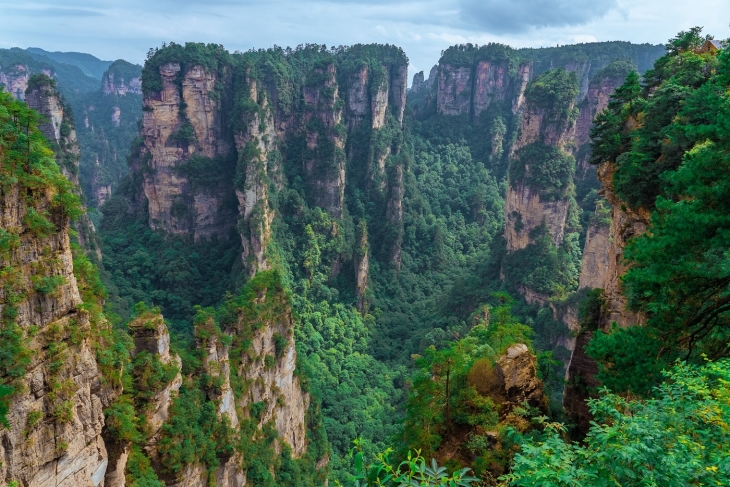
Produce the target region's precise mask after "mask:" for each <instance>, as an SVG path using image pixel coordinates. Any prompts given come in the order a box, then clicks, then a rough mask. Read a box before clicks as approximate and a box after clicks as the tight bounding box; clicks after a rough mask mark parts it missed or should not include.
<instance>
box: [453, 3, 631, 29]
mask: <svg viewBox="0 0 730 487" xmlns="http://www.w3.org/2000/svg"><path fill="white" fill-rule="evenodd" d="M459 6H460V10H461V19H462V20H463V21H464V22H465V23H466V24H467V25H469V26H471V27H472V28H475V29H486V30H488V31H489V32H493V33H497V34H513V33H521V32H525V31H527V30H529V29H531V28H542V27H565V26H569V25H580V24H585V23H587V22H590V21H592V20H595V19H598V18H601V17H603V16H604V15H606V14H607V13H608V12H610V11H611V10H613V9H614V8H616V6H617V2H616V0H459Z"/></svg>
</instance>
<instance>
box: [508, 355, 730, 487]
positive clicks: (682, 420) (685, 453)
mask: <svg viewBox="0 0 730 487" xmlns="http://www.w3.org/2000/svg"><path fill="white" fill-rule="evenodd" d="M665 375H666V379H667V380H666V382H664V383H663V384H662V385H661V386H659V387H657V388H656V390H655V396H656V398H655V399H650V400H646V401H640V400H627V399H626V398H624V397H621V396H618V395H615V394H610V393H609V392H608V391H607V390H606V389H604V390H603V391H602V393H601V397H600V398H598V399H591V400H589V407H590V410H591V412H592V413H593V415H594V416H595V422H594V423H593V425H592V426H591V429H590V431H589V433H588V435H587V436H586V438H585V441H584V442H583V443H570V442H568V441H566V440H565V439H564V436H563V434H562V433H563V432H564V431H565V429H564V427H563V426H562V425H560V424H549V425H547V428H546V431H545V434H544V435H543V436H542V437H541V438H540V439H537V440H528V441H526V442H525V443H524V444H523V445H522V448H521V451H520V453H519V454H517V455H515V458H514V463H513V465H512V472H511V473H510V474H508V475H506V476H504V477H503V480H505V481H508V482H509V485H512V486H520V487H528V486H551V487H578V486H584V485H590V486H595V487H602V486H606V487H608V486H615V485H621V486H624V487H633V486H636V487H639V486H641V487H644V486H657V487H658V486H665V485H667V486H668V485H717V486H728V485H730V456H728V452H729V451H730V426H728V425H729V424H730V388H729V387H728V385H730V361H727V360H724V361H720V362H715V363H708V364H706V365H704V366H703V367H695V366H691V365H686V364H682V363H679V364H677V365H675V366H674V368H673V369H672V370H671V371H670V372H669V373H666V374H665Z"/></svg>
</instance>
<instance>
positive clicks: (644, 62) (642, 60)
mask: <svg viewBox="0 0 730 487" xmlns="http://www.w3.org/2000/svg"><path fill="white" fill-rule="evenodd" d="M517 52H518V53H519V54H520V55H521V56H522V57H523V58H526V59H529V60H531V61H532V63H533V71H534V72H535V73H536V74H540V73H542V72H544V71H547V70H549V69H552V68H553V67H554V66H566V65H568V64H572V65H573V66H575V67H576V68H578V69H586V70H587V73H586V74H587V78H588V79H593V78H594V77H595V76H596V74H597V73H598V71H600V70H601V69H603V68H604V67H605V66H607V65H609V64H610V63H611V62H613V61H615V60H627V61H630V62H631V63H632V64H635V65H636V67H637V68H638V71H639V72H640V73H643V72H644V71H646V70H648V69H650V68H651V67H652V65H653V64H654V61H655V60H656V59H657V58H659V57H661V56H663V55H664V54H665V52H666V51H665V48H664V46H663V45H661V44H658V45H652V44H632V43H630V42H626V41H612V42H587V43H583V44H573V45H566V46H560V47H546V48H523V49H518V50H517Z"/></svg>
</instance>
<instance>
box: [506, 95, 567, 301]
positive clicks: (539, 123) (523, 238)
mask: <svg viewBox="0 0 730 487" xmlns="http://www.w3.org/2000/svg"><path fill="white" fill-rule="evenodd" d="M571 108H572V107H571ZM574 128H575V126H574V125H573V124H572V123H566V122H565V121H564V120H562V119H556V118H555V115H554V114H553V113H551V112H550V111H549V110H547V109H545V108H543V107H542V106H540V105H538V104H537V103H535V102H533V103H530V100H529V99H528V100H526V101H525V102H524V114H523V117H522V123H521V126H520V129H519V136H518V138H517V141H516V142H515V144H514V146H513V147H512V159H513V160H512V162H511V164H522V162H520V161H519V160H517V155H516V151H518V150H519V149H521V148H523V147H525V146H527V145H529V144H532V143H535V142H541V143H542V144H545V145H548V146H552V147H556V148H557V149H559V150H560V151H562V152H565V151H566V149H565V147H566V145H567V144H569V143H571V142H572V141H573V137H574ZM530 170H531V168H530V167H529V165H527V164H526V165H525V173H526V174H527V175H529V173H530ZM570 204H571V202H570V198H569V197H568V195H567V194H566V195H565V197H563V198H545V197H544V196H541V191H540V188H536V187H534V186H533V185H531V184H530V183H529V182H528V179H527V177H523V178H522V179H520V180H517V181H512V180H511V181H510V182H509V187H508V188H507V195H506V198H505V205H504V213H505V228H504V236H505V239H506V241H507V252H514V251H516V250H520V249H524V248H525V247H527V246H528V245H529V244H531V243H533V242H532V239H531V237H530V233H531V232H532V231H533V230H534V229H536V228H537V227H539V226H541V225H543V224H545V225H546V226H547V229H548V231H549V233H550V237H551V240H552V243H553V245H555V246H556V247H557V246H559V245H560V244H561V243H562V241H563V238H564V235H565V226H566V222H567V217H568V211H569V207H570ZM538 301H539V300H538Z"/></svg>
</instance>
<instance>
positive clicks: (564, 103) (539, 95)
mask: <svg viewBox="0 0 730 487" xmlns="http://www.w3.org/2000/svg"><path fill="white" fill-rule="evenodd" d="M577 96H578V77H577V76H576V74H575V72H574V71H570V72H568V71H566V70H565V69H563V68H557V69H551V70H549V71H545V72H544V73H542V74H540V75H539V76H537V77H536V78H535V79H534V80H533V81H532V82H530V84H529V85H527V89H526V90H525V100H527V103H528V105H529V107H530V108H531V109H540V110H545V111H546V112H547V115H548V119H549V120H552V121H556V122H560V123H561V127H565V126H567V125H569V124H570V123H572V122H573V121H575V118H576V117H577V116H578V111H577V109H575V108H574V103H575V98H576V97H577Z"/></svg>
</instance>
